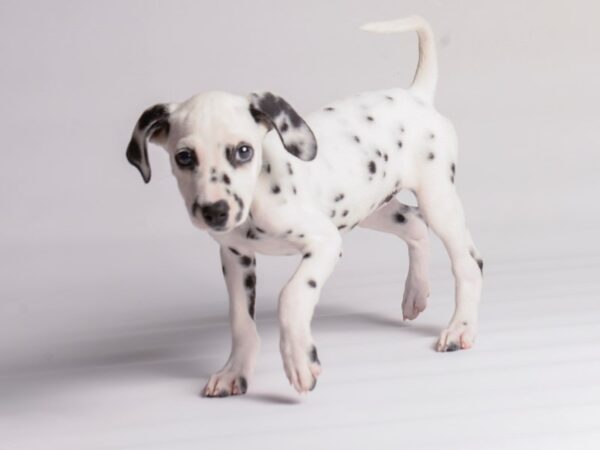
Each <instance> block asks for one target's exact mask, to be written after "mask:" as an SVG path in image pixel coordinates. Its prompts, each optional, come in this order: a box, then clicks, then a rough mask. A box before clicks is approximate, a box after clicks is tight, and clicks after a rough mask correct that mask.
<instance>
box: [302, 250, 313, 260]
mask: <svg viewBox="0 0 600 450" xmlns="http://www.w3.org/2000/svg"><path fill="white" fill-rule="evenodd" d="M311 256H312V253H311V252H308V253H305V254H304V255H303V256H302V259H307V258H310V257H311Z"/></svg>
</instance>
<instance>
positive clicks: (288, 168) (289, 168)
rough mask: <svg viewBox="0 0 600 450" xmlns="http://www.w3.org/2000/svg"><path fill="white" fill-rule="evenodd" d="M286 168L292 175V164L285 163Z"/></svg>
mask: <svg viewBox="0 0 600 450" xmlns="http://www.w3.org/2000/svg"><path fill="white" fill-rule="evenodd" d="M287 170H288V173H289V174H290V175H294V171H293V169H292V165H291V164H290V163H289V162H288V163H287Z"/></svg>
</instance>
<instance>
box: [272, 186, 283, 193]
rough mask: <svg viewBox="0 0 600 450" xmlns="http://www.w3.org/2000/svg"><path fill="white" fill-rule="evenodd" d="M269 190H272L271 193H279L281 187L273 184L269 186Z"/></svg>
mask: <svg viewBox="0 0 600 450" xmlns="http://www.w3.org/2000/svg"><path fill="white" fill-rule="evenodd" d="M271 192H272V193H273V194H279V193H280V192H281V188H280V187H279V186H278V185H274V186H273V187H272V188H271Z"/></svg>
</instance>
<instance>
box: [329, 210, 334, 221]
mask: <svg viewBox="0 0 600 450" xmlns="http://www.w3.org/2000/svg"><path fill="white" fill-rule="evenodd" d="M329 216H330V217H331V218H332V219H333V218H334V217H335V209H332V210H331V213H329Z"/></svg>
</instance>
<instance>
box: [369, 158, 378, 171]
mask: <svg viewBox="0 0 600 450" xmlns="http://www.w3.org/2000/svg"><path fill="white" fill-rule="evenodd" d="M375 172H377V164H375V161H369V173H375Z"/></svg>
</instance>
